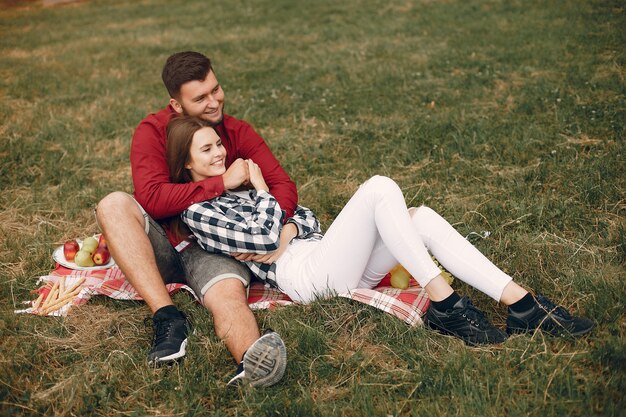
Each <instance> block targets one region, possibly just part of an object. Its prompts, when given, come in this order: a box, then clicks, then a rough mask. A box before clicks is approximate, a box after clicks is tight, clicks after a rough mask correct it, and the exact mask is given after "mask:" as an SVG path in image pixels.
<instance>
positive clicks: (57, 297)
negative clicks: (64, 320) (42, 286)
mask: <svg viewBox="0 0 626 417" xmlns="http://www.w3.org/2000/svg"><path fill="white" fill-rule="evenodd" d="M65 278H66V277H64V276H63V277H61V278H60V279H59V280H58V281H56V282H55V283H54V284H53V285H52V288H50V291H49V292H48V295H47V296H45V295H44V293H41V294H40V295H39V297H38V298H37V299H36V300H35V301H33V304H32V308H33V310H34V311H35V312H36V314H40V315H42V316H45V315H47V314H49V313H52V312H53V311H57V310H59V309H60V308H61V307H63V306H65V305H66V304H68V303H70V302H72V300H73V299H74V297H76V296H77V295H78V293H80V290H81V285H82V284H83V283H84V282H85V277H80V278H79V279H77V280H76V282H74V283H73V284H71V285H66V282H65Z"/></svg>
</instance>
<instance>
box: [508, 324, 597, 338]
mask: <svg viewBox="0 0 626 417" xmlns="http://www.w3.org/2000/svg"><path fill="white" fill-rule="evenodd" d="M594 327H596V326H595V324H594V325H593V326H591V327H588V328H586V329H583V330H579V331H577V332H570V331H569V330H566V329H563V330H559V332H558V334H551V333H550V332H549V331H547V330H543V329H541V328H536V329H526V328H522V327H512V328H507V329H506V332H507V334H509V335H514V334H523V333H531V334H534V333H535V332H537V331H542V332H544V333H546V334H548V335H550V336H557V337H558V336H571V337H580V336H584V335H586V334H587V333H589V332H591V331H592V330H593V328H594Z"/></svg>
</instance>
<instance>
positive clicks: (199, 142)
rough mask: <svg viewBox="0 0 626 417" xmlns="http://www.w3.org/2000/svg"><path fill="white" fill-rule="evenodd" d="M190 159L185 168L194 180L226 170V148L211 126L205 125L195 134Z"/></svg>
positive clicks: (213, 175)
mask: <svg viewBox="0 0 626 417" xmlns="http://www.w3.org/2000/svg"><path fill="white" fill-rule="evenodd" d="M189 159H190V161H189V162H188V163H187V165H185V168H187V169H188V170H189V173H190V174H191V178H192V179H193V181H194V182H196V181H202V180H204V179H206V178H209V177H216V176H218V175H222V174H223V173H224V172H226V165H225V164H226V149H224V146H223V145H222V140H221V139H220V137H219V136H218V135H217V133H215V130H213V129H212V128H210V127H203V128H202V129H200V130H198V131H197V132H196V133H195V134H194V135H193V140H192V141H191V148H190V149H189Z"/></svg>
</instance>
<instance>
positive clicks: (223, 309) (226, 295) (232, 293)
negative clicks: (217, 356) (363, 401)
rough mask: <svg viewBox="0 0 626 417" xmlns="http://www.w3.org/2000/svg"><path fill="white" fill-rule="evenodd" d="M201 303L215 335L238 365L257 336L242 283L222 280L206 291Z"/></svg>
mask: <svg viewBox="0 0 626 417" xmlns="http://www.w3.org/2000/svg"><path fill="white" fill-rule="evenodd" d="M203 301H204V305H205V306H206V308H207V309H208V310H209V311H210V312H211V314H213V324H214V326H215V334H216V335H217V337H219V338H220V339H221V340H223V341H224V343H225V344H226V348H227V349H228V351H229V352H230V353H231V355H232V356H233V358H234V359H235V361H236V362H237V363H239V362H241V360H242V359H243V354H244V353H245V352H246V350H248V348H249V347H250V346H251V345H252V344H253V343H254V342H255V341H256V340H257V339H258V338H259V337H260V336H261V334H260V333H259V326H258V325H257V322H256V318H255V317H254V314H253V313H252V310H250V307H249V306H248V298H247V295H246V289H245V288H244V286H243V283H242V282H241V281H240V280H239V279H237V278H233V279H225V280H222V281H220V282H218V283H216V284H215V285H213V286H212V287H211V288H209V290H208V291H207V292H206V293H205V294H204V299H203Z"/></svg>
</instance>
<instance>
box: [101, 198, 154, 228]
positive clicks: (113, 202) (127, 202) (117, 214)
mask: <svg viewBox="0 0 626 417" xmlns="http://www.w3.org/2000/svg"><path fill="white" fill-rule="evenodd" d="M120 218H127V219H135V220H137V221H139V222H141V223H142V224H143V221H144V220H143V214H142V213H141V210H140V209H139V205H138V204H137V202H136V201H135V199H134V198H133V197H132V196H131V195H130V194H127V193H125V192H122V191H115V192H112V193H111V194H108V195H107V196H106V197H104V198H103V199H102V200H100V202H99V203H98V205H97V206H96V220H97V221H98V224H99V225H100V227H101V228H102V227H106V226H107V225H108V224H109V222H111V221H116V222H117V221H119V219H120Z"/></svg>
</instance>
